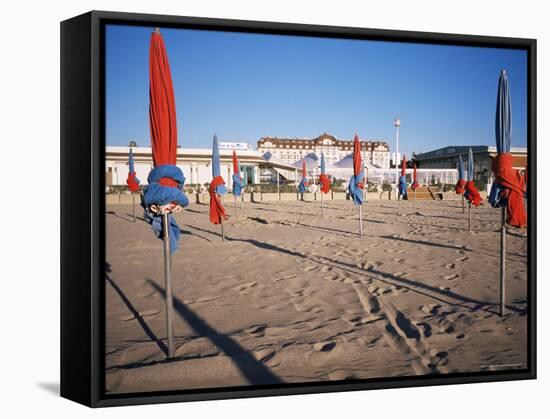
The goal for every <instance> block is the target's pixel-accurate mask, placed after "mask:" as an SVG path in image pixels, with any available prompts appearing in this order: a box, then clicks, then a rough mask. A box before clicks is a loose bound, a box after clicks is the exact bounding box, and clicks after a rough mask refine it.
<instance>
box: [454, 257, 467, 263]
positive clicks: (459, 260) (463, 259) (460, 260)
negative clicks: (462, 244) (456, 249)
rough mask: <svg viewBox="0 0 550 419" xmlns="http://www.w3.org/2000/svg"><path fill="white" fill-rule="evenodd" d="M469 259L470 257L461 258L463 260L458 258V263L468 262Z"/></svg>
mask: <svg viewBox="0 0 550 419" xmlns="http://www.w3.org/2000/svg"><path fill="white" fill-rule="evenodd" d="M467 259H468V256H463V257H461V258H458V259H457V262H464V261H465V260H467Z"/></svg>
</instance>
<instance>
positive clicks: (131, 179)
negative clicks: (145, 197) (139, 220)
mask: <svg viewBox="0 0 550 419" xmlns="http://www.w3.org/2000/svg"><path fill="white" fill-rule="evenodd" d="M139 183H140V182H139V179H138V178H137V177H136V170H135V168H134V153H133V152H132V147H130V152H129V153H128V177H127V178H126V184H127V185H128V188H129V189H130V193H131V194H132V216H133V218H134V223H135V222H136V198H135V195H134V193H135V192H137V191H139Z"/></svg>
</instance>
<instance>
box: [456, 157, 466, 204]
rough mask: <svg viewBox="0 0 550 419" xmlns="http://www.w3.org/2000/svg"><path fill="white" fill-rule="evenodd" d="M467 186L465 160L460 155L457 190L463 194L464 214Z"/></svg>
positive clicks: (459, 193)
mask: <svg viewBox="0 0 550 419" xmlns="http://www.w3.org/2000/svg"><path fill="white" fill-rule="evenodd" d="M465 186H466V179H464V162H463V161H462V156H461V155H459V156H458V182H456V186H455V192H456V193H457V194H458V195H461V196H462V213H463V214H464V192H465V191H464V187H465Z"/></svg>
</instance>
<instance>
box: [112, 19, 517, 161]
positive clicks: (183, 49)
mask: <svg viewBox="0 0 550 419" xmlns="http://www.w3.org/2000/svg"><path fill="white" fill-rule="evenodd" d="M151 30H152V28H150V27H134V26H118V25H109V26H108V27H107V29H106V35H107V36H106V117H107V120H106V142H107V144H108V145H127V144H128V141H129V140H131V139H133V140H135V141H137V143H138V145H141V146H147V145H149V144H150V139H149V125H148V106H149V90H148V89H149V81H148V69H149V67H148V53H149V40H150V33H151ZM161 32H162V34H163V36H164V40H165V43H166V49H167V51H168V57H169V60H170V66H171V70H172V78H173V82H174V89H175V95H176V110H177V123H178V142H179V144H181V145H182V146H183V147H210V146H211V143H212V136H213V134H214V133H217V134H218V136H219V138H220V140H221V141H224V140H231V141H246V142H250V143H252V144H254V145H256V142H257V141H258V140H259V139H260V138H261V137H263V136H278V137H309V138H311V137H316V136H318V135H319V134H321V133H323V132H328V133H330V134H333V135H335V136H337V137H339V138H349V139H351V138H353V135H354V134H355V133H356V132H357V133H359V135H360V136H361V138H365V139H380V140H385V141H388V142H389V144H390V147H391V149H392V150H393V149H394V147H395V128H394V127H393V124H392V121H393V119H394V117H396V116H398V117H399V118H400V119H401V129H400V147H399V148H400V151H401V152H406V153H408V154H409V155H410V153H411V152H412V151H416V152H422V151H424V152H425V151H429V150H432V149H434V148H438V147H443V146H446V145H482V144H487V145H494V142H495V139H494V138H495V137H494V114H495V106H496V93H497V82H498V76H499V72H500V70H501V69H502V68H505V69H506V70H507V71H508V77H509V80H510V85H511V96H512V114H513V120H512V124H513V131H512V146H516V147H521V146H526V138H527V128H526V127H527V125H526V121H527V53H526V52H525V51H520V50H511V49H493V48H474V47H455V46H439V45H422V44H406V43H392V42H380V41H362V40H342V39H327V38H310V37H291V36H280V35H258V34H244V33H230V32H212V31H197V30H183V29H164V28H162V29H161Z"/></svg>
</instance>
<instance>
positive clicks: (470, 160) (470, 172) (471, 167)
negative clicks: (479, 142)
mask: <svg viewBox="0 0 550 419" xmlns="http://www.w3.org/2000/svg"><path fill="white" fill-rule="evenodd" d="M467 180H474V153H472V149H471V148H470V149H468V179H467Z"/></svg>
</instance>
